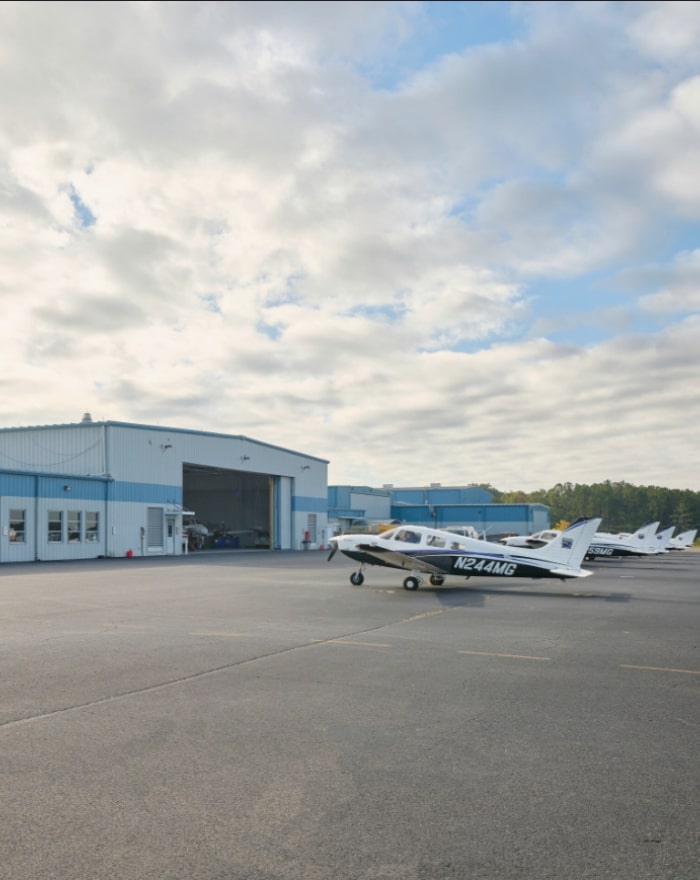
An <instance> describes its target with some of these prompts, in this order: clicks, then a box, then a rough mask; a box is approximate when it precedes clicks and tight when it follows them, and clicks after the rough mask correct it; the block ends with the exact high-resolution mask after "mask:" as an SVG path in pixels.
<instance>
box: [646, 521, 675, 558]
mask: <svg viewBox="0 0 700 880" xmlns="http://www.w3.org/2000/svg"><path fill="white" fill-rule="evenodd" d="M675 528H676V527H675V526H670V527H669V528H668V529H664V531H663V532H657V534H656V535H655V536H654V540H653V541H652V547H653V548H654V552H655V553H668V545H669V544H670V543H671V538H672V537H673V532H674V531H675Z"/></svg>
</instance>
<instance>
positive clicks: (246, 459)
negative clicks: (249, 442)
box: [241, 455, 250, 461]
mask: <svg viewBox="0 0 700 880" xmlns="http://www.w3.org/2000/svg"><path fill="white" fill-rule="evenodd" d="M241 461H250V456H249V455H242V456H241Z"/></svg>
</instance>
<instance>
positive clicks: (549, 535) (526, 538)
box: [498, 529, 561, 549]
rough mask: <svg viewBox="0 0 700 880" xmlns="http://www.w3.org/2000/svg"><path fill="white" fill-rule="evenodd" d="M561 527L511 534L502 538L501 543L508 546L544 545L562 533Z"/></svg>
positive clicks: (533, 546)
mask: <svg viewBox="0 0 700 880" xmlns="http://www.w3.org/2000/svg"><path fill="white" fill-rule="evenodd" d="M560 534H561V532H560V531H559V529H543V530H542V531H541V532H534V533H533V534H532V535H511V537H510V538H501V540H500V541H499V542H498V543H499V544H505V545H506V547H532V548H533V549H534V548H535V547H543V546H544V545H545V544H549V542H550V541H552V540H553V539H554V538H556V537H557V536H558V535H560Z"/></svg>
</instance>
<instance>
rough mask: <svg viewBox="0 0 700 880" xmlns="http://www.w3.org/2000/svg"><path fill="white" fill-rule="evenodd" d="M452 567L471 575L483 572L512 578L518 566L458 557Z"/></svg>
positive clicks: (513, 563)
mask: <svg viewBox="0 0 700 880" xmlns="http://www.w3.org/2000/svg"><path fill="white" fill-rule="evenodd" d="M452 567H453V569H459V570H461V571H468V572H470V573H473V572H476V571H481V572H483V573H484V574H502V575H506V576H507V577H512V576H513V575H514V574H515V571H516V569H517V567H518V566H517V565H516V563H515V562H496V561H495V560H493V559H491V560H489V561H487V560H486V559H477V558H476V557H475V556H458V557H457V559H455V561H454V565H453V566H452Z"/></svg>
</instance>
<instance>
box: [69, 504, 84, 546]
mask: <svg viewBox="0 0 700 880" xmlns="http://www.w3.org/2000/svg"><path fill="white" fill-rule="evenodd" d="M81 518H82V511H80V510H69V511H68V540H69V541H72V542H73V543H76V541H80V538H81V535H80V521H81Z"/></svg>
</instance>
